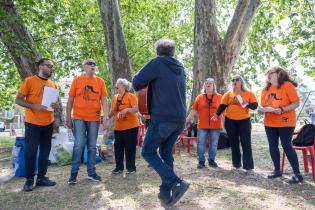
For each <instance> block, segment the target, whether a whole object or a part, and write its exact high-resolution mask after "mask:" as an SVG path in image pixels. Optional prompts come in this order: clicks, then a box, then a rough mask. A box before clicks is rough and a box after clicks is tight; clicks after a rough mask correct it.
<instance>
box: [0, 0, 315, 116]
mask: <svg viewBox="0 0 315 210" xmlns="http://www.w3.org/2000/svg"><path fill="white" fill-rule="evenodd" d="M235 5H236V0H230V1H228V0H218V1H217V21H218V28H219V30H220V35H221V36H222V37H223V35H224V33H225V31H226V29H227V26H228V24H229V21H230V19H231V17H232V15H233V12H234V9H235ZM16 7H17V9H18V12H19V13H20V15H21V17H22V18H23V21H24V23H25V25H26V26H27V29H28V30H29V32H30V33H31V34H32V36H33V38H34V40H35V42H36V45H37V47H38V51H39V53H41V55H42V56H44V57H49V58H52V59H53V60H54V61H55V63H56V68H55V79H56V81H57V82H58V81H60V80H61V79H62V78H67V77H71V75H74V74H78V73H79V72H80V71H82V70H81V63H82V62H83V60H84V59H86V58H93V59H95V60H96V61H97V63H98V69H99V72H98V73H99V75H101V76H102V77H103V78H105V80H106V81H107V84H109V82H110V80H109V75H108V65H107V59H106V50H105V49H106V48H105V47H104V43H105V41H104V35H103V31H102V26H101V19H100V14H99V7H98V2H97V0H49V1H48V0H16ZM120 10H121V19H122V23H123V28H124V33H125V38H126V43H127V48H128V53H129V57H130V60H131V63H132V69H133V73H135V72H136V71H138V70H139V69H140V68H141V66H143V65H144V64H145V63H146V62H148V61H149V60H150V59H151V58H153V57H154V56H155V52H154V50H153V46H154V43H155V41H156V40H157V39H159V38H160V37H170V38H173V39H175V41H176V43H177V57H179V59H180V60H181V61H182V62H183V63H184V65H185V67H186V69H187V74H188V75H189V76H191V69H192V58H193V53H192V52H193V30H194V1H192V0H172V1H170V0H120ZM314 11H315V10H314V1H310V0H294V1H290V0H274V1H268V0H262V3H261V7H260V9H259V11H258V14H257V16H256V18H255V19H254V22H253V24H252V26H251V29H250V32H249V34H248V36H247V39H246V42H245V44H244V46H243V47H242V51H241V56H240V58H239V60H238V62H237V64H236V66H235V68H234V70H233V74H241V75H243V76H244V77H245V79H246V80H247V81H248V83H249V85H251V84H254V83H262V82H261V81H257V74H258V73H261V72H263V71H265V69H266V68H267V67H268V66H269V65H270V64H271V63H279V64H280V65H282V66H285V67H287V68H289V69H290V71H291V72H292V73H293V74H295V75H296V73H297V71H299V70H301V69H302V68H303V69H305V70H306V72H307V74H308V75H312V76H314V78H315V64H314V58H315V43H314V41H315V40H314V39H315V38H314V29H315V17H314ZM190 78H191V77H190ZM20 82H21V80H20V78H19V75H18V73H17V70H16V68H15V66H14V64H13V62H12V61H11V58H10V56H9V54H8V52H7V50H6V49H5V47H4V45H2V43H0V107H2V109H6V110H10V109H12V108H13V106H12V105H13V102H14V98H15V94H16V91H17V88H18V86H19V84H20ZM192 82H193V81H192V80H191V79H188V91H189V89H191V87H192ZM108 87H110V86H109V85H108Z"/></svg>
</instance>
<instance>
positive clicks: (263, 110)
mask: <svg viewBox="0 0 315 210" xmlns="http://www.w3.org/2000/svg"><path fill="white" fill-rule="evenodd" d="M275 110H276V109H275V108H273V107H270V106H266V107H262V106H259V107H258V111H261V112H273V111H275Z"/></svg>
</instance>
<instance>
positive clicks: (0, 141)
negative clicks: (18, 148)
mask: <svg viewBox="0 0 315 210" xmlns="http://www.w3.org/2000/svg"><path fill="white" fill-rule="evenodd" d="M14 144H15V136H0V148H11V147H12V146H13V145H14Z"/></svg>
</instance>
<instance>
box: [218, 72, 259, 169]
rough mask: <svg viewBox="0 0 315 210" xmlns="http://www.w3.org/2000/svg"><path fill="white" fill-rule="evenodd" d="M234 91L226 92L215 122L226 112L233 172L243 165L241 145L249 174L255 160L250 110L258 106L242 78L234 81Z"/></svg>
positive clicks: (244, 165) (225, 123) (226, 127)
mask: <svg viewBox="0 0 315 210" xmlns="http://www.w3.org/2000/svg"><path fill="white" fill-rule="evenodd" d="M232 87H233V89H232V90H230V91H228V92H226V93H225V94H224V95H223V97H222V100H221V104H220V106H219V108H218V109H217V112H216V114H215V115H214V117H213V118H214V120H216V119H217V117H218V116H220V114H221V113H222V112H223V111H224V110H225V113H226V114H225V122H224V125H225V129H226V132H227V134H228V136H229V138H230V141H231V149H232V164H233V169H232V170H239V169H240V168H241V166H242V164H241V151H240V143H241V146H242V151H243V168H244V169H245V170H246V172H247V173H251V172H252V169H254V160H253V154H252V147H251V121H250V114H249V109H252V110H255V109H256V108H257V106H258V104H257V100H256V97H255V95H254V93H253V92H251V91H249V90H247V88H246V87H245V83H244V80H243V78H242V77H240V76H236V77H234V78H233V79H232Z"/></svg>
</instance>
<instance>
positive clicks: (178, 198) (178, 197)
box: [165, 183, 189, 207]
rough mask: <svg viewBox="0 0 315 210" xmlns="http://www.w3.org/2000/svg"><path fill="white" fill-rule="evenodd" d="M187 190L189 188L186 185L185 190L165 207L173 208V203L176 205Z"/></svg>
mask: <svg viewBox="0 0 315 210" xmlns="http://www.w3.org/2000/svg"><path fill="white" fill-rule="evenodd" d="M188 188H189V184H188V183H187V185H186V188H184V190H183V191H182V192H181V193H180V194H179V195H178V196H177V197H176V198H175V199H174V200H173V201H172V202H170V203H168V204H165V205H167V206H168V207H170V206H173V205H174V204H175V203H177V202H178V201H179V200H180V199H181V197H183V195H184V194H185V193H186V191H187V190H188Z"/></svg>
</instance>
